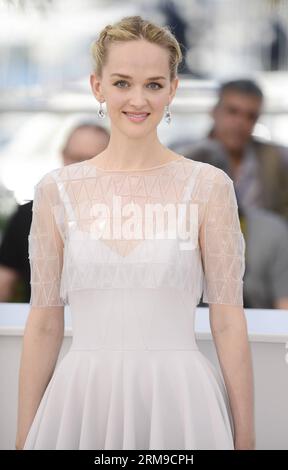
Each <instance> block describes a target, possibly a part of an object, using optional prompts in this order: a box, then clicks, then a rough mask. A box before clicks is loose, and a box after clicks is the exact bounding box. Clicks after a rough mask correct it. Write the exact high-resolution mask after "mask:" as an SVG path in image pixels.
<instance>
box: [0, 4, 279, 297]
mask: <svg viewBox="0 0 288 470" xmlns="http://www.w3.org/2000/svg"><path fill="white" fill-rule="evenodd" d="M134 14H140V15H141V16H143V17H144V18H145V19H151V20H152V21H155V22H158V23H159V24H162V25H164V24H168V25H170V26H171V27H172V30H173V32H174V34H175V35H176V37H177V39H178V40H179V42H180V43H181V45H182V52H183V53H184V60H183V62H182V64H181V66H180V69H179V78H180V84H179V88H178V91H177V95H176V97H175V99H174V101H173V103H172V106H171V113H172V122H171V124H170V125H169V126H167V124H166V123H165V122H163V123H161V124H160V125H159V129H158V135H159V137H160V140H161V141H162V142H163V143H164V144H166V145H167V146H168V147H170V148H171V149H174V150H175V151H178V152H181V150H182V149H184V148H185V146H186V145H188V146H189V145H190V144H193V143H195V142H198V141H200V140H201V139H203V138H204V137H205V136H206V135H207V133H208V132H209V130H210V128H211V126H212V118H211V113H210V111H211V109H212V108H213V106H214V105H215V103H216V102H217V92H218V89H219V85H220V83H222V82H223V81H228V80H237V79H241V78H242V79H243V78H245V79H251V80H255V81H256V82H257V84H258V85H259V87H260V88H261V89H262V91H263V94H264V97H265V100H264V105H263V110H262V113H261V115H260V117H259V119H258V120H257V122H256V123H255V126H254V128H253V133H252V134H253V136H255V138H258V139H259V140H260V141H261V142H271V143H272V142H275V143H277V144H279V145H281V146H283V147H286V146H288V1H287V0H278V1H276V0H274V1H272V0H253V1H252V2H251V0H177V1H164V0H163V1H157V0H145V1H141V0H133V1H129V0H126V2H124V3H123V2H119V1H113V0H105V1H104V0H103V1H102V0H69V1H68V0H57V1H53V0H34V1H33V0H30V1H29V0H26V1H25V0H22V1H21V0H19V1H12V0H11V1H9V0H6V1H3V0H2V1H0V50H1V53H0V94H1V99H0V240H1V239H3V236H4V235H3V234H4V232H5V229H7V226H8V223H9V220H10V219H11V216H12V214H14V213H15V211H16V208H17V207H18V206H19V205H23V204H25V203H26V202H27V201H29V200H30V199H32V198H33V192H34V185H35V184H36V183H37V182H38V181H39V179H40V178H41V176H42V175H43V174H44V173H45V172H47V171H49V170H51V169H53V168H56V167H59V166H61V165H62V164H63V161H62V152H63V142H64V141H65V139H66V138H67V128H69V126H70V125H71V122H72V120H73V119H74V118H75V119H78V118H79V119H80V120H81V117H85V119H89V118H90V117H91V120H93V119H95V118H96V113H97V110H98V106H97V102H96V100H95V98H94V97H93V95H92V93H91V90H90V84H89V73H90V71H91V58H90V54H89V46H90V44H91V42H92V40H93V39H95V38H96V36H97V34H98V32H99V31H100V30H101V29H102V28H103V27H104V26H105V25H106V24H108V23H112V22H114V21H116V20H118V19H120V18H122V17H123V16H128V15H134ZM71 119H72V120H71ZM99 125H100V123H99ZM101 125H102V126H104V127H105V128H106V129H108V130H109V122H108V119H107V118H105V120H104V121H101ZM67 126H68V127H67ZM183 154H184V150H183ZM91 156H92V155H91ZM282 238H283V237H282ZM284 238H285V236H284ZM287 239H288V237H287ZM283 246H286V245H285V243H283ZM0 263H1V261H0ZM281 269H282V275H283V273H284V272H286V275H287V274H288V268H287V267H284V268H283V267H282V268H281ZM285 269H286V271H285ZM287 286H288V281H287ZM21 295H22V297H21ZM281 295H282V297H284V298H285V297H286V294H285V292H284V294H281ZM281 295H280V297H281ZM287 298H288V293H287ZM3 299H4V300H5V297H3ZM21 299H24V297H23V292H22V293H21V286H20V287H19V289H18V291H17V290H16V291H14V292H13V294H12V295H11V296H10V300H11V301H19V300H20V301H21ZM26 299H27V296H26ZM282 305H283V304H282ZM263 306H265V305H263ZM272 306H273V305H272Z"/></svg>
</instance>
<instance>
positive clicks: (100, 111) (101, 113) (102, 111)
mask: <svg viewBox="0 0 288 470" xmlns="http://www.w3.org/2000/svg"><path fill="white" fill-rule="evenodd" d="M97 114H98V117H99V118H100V119H104V118H105V112H104V109H103V108H102V101H100V107H99V109H98V113H97Z"/></svg>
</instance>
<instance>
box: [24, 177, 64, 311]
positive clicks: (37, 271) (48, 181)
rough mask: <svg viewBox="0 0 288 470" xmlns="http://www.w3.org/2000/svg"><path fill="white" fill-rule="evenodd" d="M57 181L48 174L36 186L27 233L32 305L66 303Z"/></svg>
mask: <svg viewBox="0 0 288 470" xmlns="http://www.w3.org/2000/svg"><path fill="white" fill-rule="evenodd" d="M55 207H57V185H56V182H55V181H54V180H53V178H52V176H50V174H49V173H48V174H46V175H45V176H44V177H43V178H42V179H41V180H40V181H39V182H38V183H37V184H36V186H35V188H34V199H33V207H32V223H31V227H30V232H29V236H28V246H29V262H30V284H31V297H30V302H29V303H30V305H31V306H32V307H56V306H64V305H65V302H64V301H63V299H62V298H61V296H60V284H61V273H62V265H63V245H64V243H63V235H61V233H60V231H59V229H58V227H57V224H56V220H55V216H54V208H55Z"/></svg>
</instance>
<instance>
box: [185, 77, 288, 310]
mask: <svg viewBox="0 0 288 470" xmlns="http://www.w3.org/2000/svg"><path fill="white" fill-rule="evenodd" d="M262 106H263V93H262V91H261V89H260V88H259V87H258V85H257V84H256V83H254V82H253V81H251V80H234V81H230V82H226V83H224V84H223V85H222V86H221V88H220V91H219V96H218V101H217V103H216V105H215V107H214V108H213V110H212V113H211V114H212V117H213V127H212V129H211V131H210V132H209V134H208V136H207V137H206V138H205V139H203V140H202V141H200V142H198V143H196V144H191V145H188V146H186V148H185V147H184V148H182V149H180V150H181V151H180V153H182V155H184V156H186V157H188V158H191V159H192V160H197V161H202V162H205V163H209V164H211V165H214V166H217V167H218V168H220V169H222V170H223V171H225V172H226V173H227V174H228V175H229V176H230V178H231V179H232V180H233V182H234V187H235V192H236V196H237V202H238V208H239V218H240V222H241V227H242V232H243V235H244V239H245V243H246V269H245V275H244V290H243V294H244V306H245V307H246V308H281V309H288V223H287V222H288V150H287V149H286V148H285V147H281V146H279V145H276V144H272V143H266V142H261V141H259V140H257V139H256V138H254V137H253V135H252V132H253V129H254V126H255V124H256V122H257V120H258V118H259V116H260V113H261V110H262Z"/></svg>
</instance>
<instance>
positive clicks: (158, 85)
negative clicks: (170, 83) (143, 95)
mask: <svg viewBox="0 0 288 470" xmlns="http://www.w3.org/2000/svg"><path fill="white" fill-rule="evenodd" d="M149 85H157V87H158V88H154V87H153V89H154V90H158V89H159V88H162V86H161V85H160V84H159V83H156V82H152V83H149Z"/></svg>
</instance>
